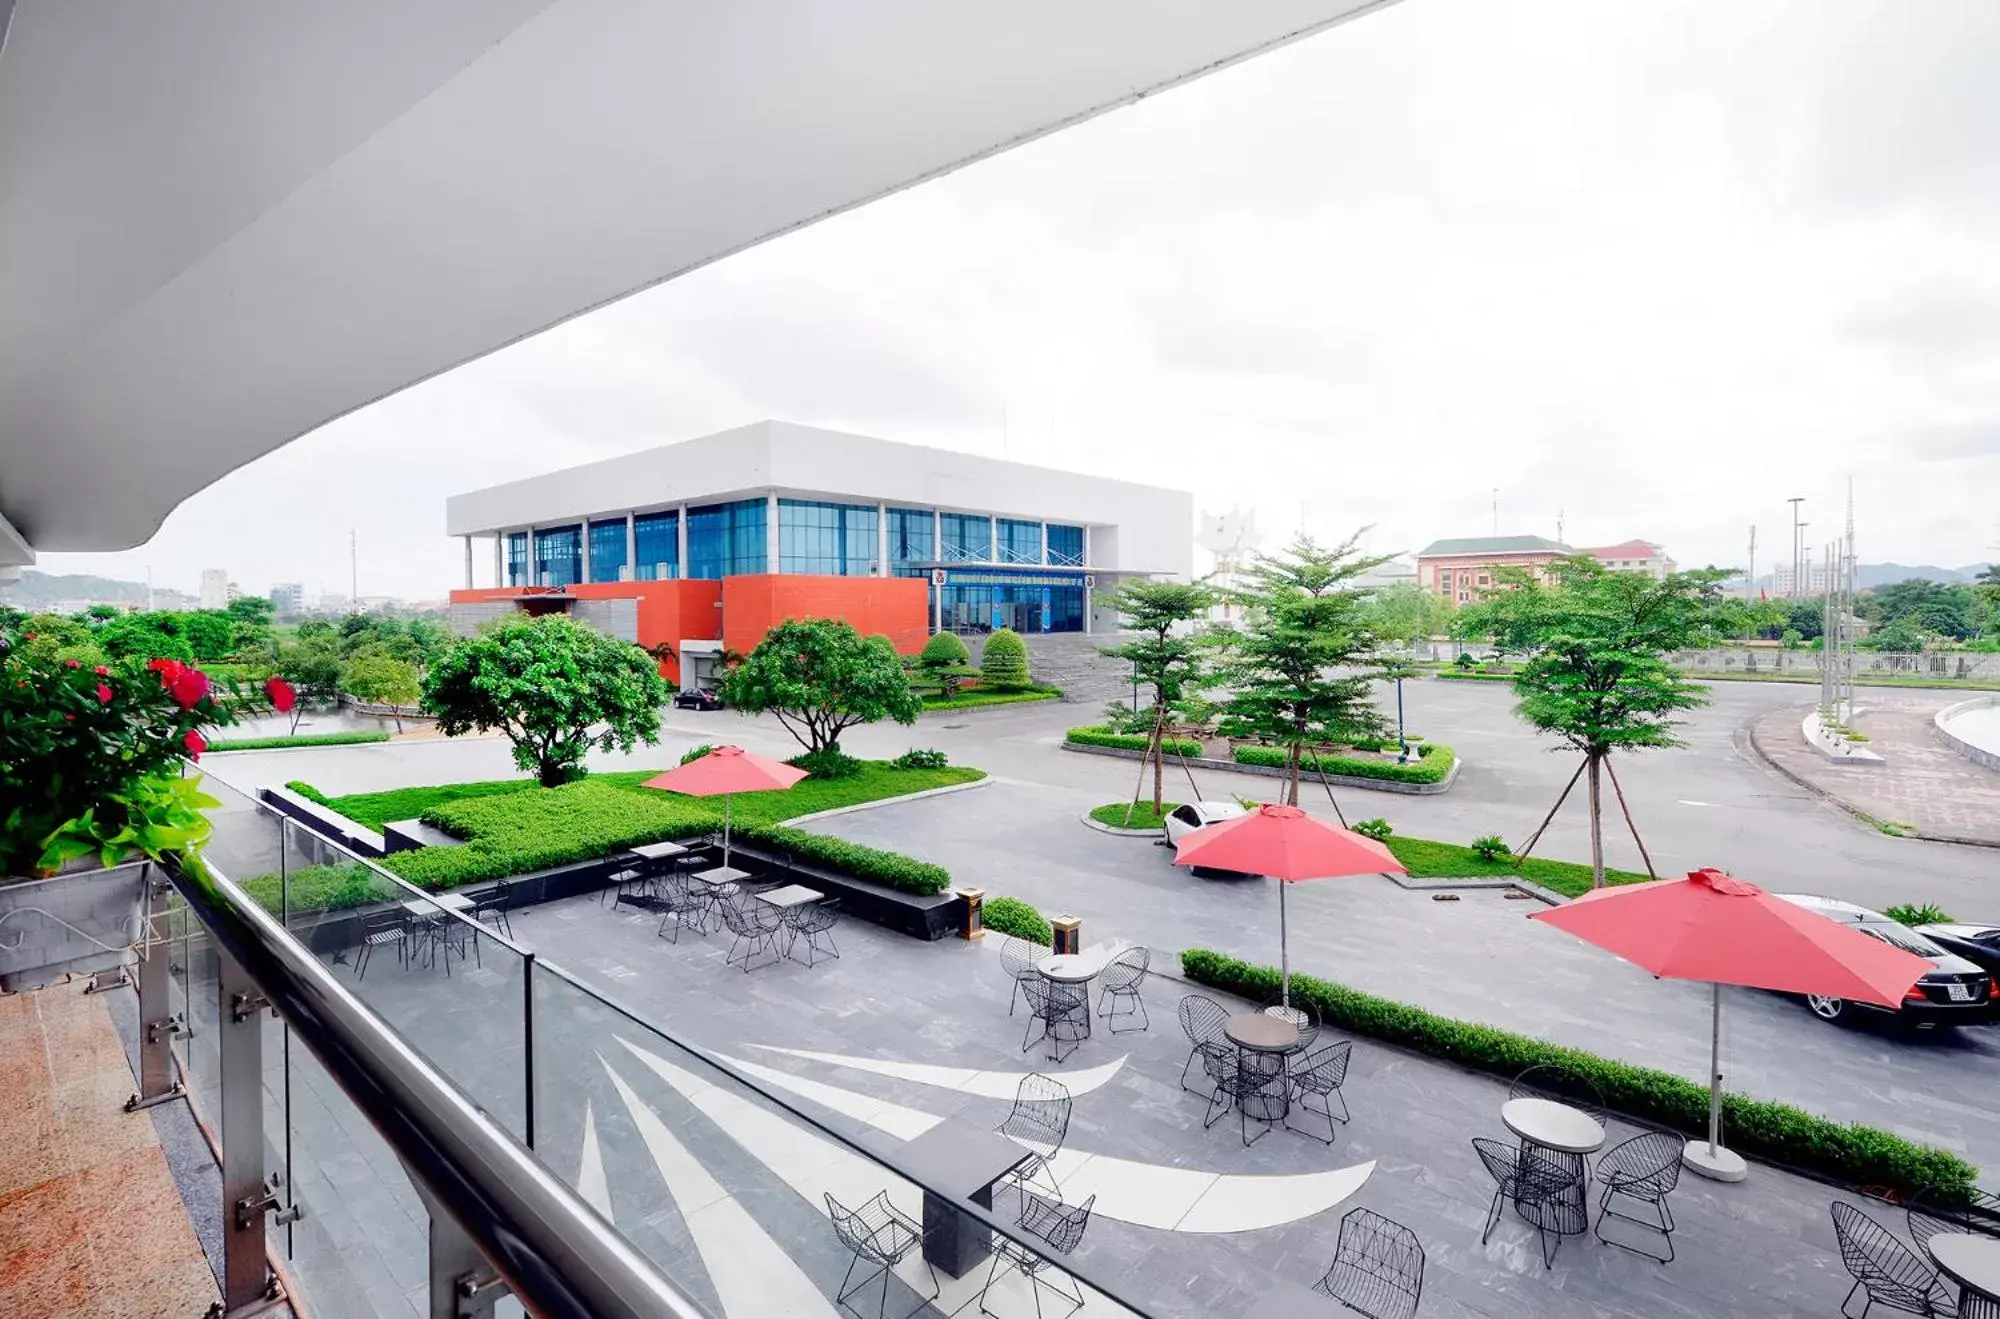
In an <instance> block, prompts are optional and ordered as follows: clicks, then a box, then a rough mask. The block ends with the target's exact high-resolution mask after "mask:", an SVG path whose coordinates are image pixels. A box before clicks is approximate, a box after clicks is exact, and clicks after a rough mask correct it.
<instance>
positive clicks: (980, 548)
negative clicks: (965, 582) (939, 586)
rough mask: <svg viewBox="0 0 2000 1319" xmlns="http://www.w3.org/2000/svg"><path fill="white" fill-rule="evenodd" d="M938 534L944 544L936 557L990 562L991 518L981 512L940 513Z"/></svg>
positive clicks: (991, 549)
mask: <svg viewBox="0 0 2000 1319" xmlns="http://www.w3.org/2000/svg"><path fill="white" fill-rule="evenodd" d="M938 534H939V535H940V536H941V537H943V540H944V544H943V546H942V547H941V549H940V551H939V554H938V557H939V558H941V559H963V560H969V561H971V562H974V563H990V562H991V561H992V559H993V520H992V519H991V518H989V517H987V516H986V515H985V514H983V513H942V514H939V515H938Z"/></svg>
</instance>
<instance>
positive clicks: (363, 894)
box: [243, 861, 408, 912]
mask: <svg viewBox="0 0 2000 1319" xmlns="http://www.w3.org/2000/svg"><path fill="white" fill-rule="evenodd" d="M280 883H281V881H280V880H279V877H278V876H276V875H256V876H253V877H252V878H250V879H246V880H244V881H243V889H244V891H245V892H246V893H248V894H249V895H250V896H251V897H253V898H255V899H256V900H257V901H258V903H259V904H261V905H262V906H263V907H264V908H265V909H266V910H268V911H272V912H277V911H281V910H283V909H284V907H285V901H286V899H287V898H289V900H290V907H291V910H292V911H294V912H301V911H341V910H344V909H346V908H348V907H366V906H369V905H371V904H373V903H377V902H387V901H389V900H390V899H392V898H406V897H408V894H406V893H402V892H399V891H397V889H396V888H395V886H394V885H392V884H391V883H390V882H389V881H388V880H386V879H383V878H382V877H381V876H380V875H377V874H376V873H375V872H374V871H372V870H370V869H369V868H368V867H367V866H364V865H362V864H361V863H360V862H358V861H350V862H348V863H347V864H345V865H338V866H305V867H302V868H301V869H298V870H294V871H292V873H291V875H290V891H289V892H288V893H287V892H282V891H281V889H280Z"/></svg>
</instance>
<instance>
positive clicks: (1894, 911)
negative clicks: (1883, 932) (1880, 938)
mask: <svg viewBox="0 0 2000 1319" xmlns="http://www.w3.org/2000/svg"><path fill="white" fill-rule="evenodd" d="M1882 914H1883V915H1884V916H1887V917H1888V918H1889V919H1890V920H1892V921H1895V922H1896V923H1897V924H1898V925H1944V924H1947V923H1948V922H1949V921H1950V920H1951V917H1950V916H1948V915H1946V914H1945V912H1944V910H1943V909H1942V908H1940V907H1933V906H1932V905H1931V904H1930V903H1928V902H1926V903H1923V904H1921V905H1913V904H1911V903H1908V902H1899V903H1897V904H1896V905H1895V906H1893V907H1889V908H1885V909H1884V910H1883V912H1882Z"/></svg>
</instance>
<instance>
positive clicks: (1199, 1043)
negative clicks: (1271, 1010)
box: [1178, 994, 1236, 1095]
mask: <svg viewBox="0 0 2000 1319" xmlns="http://www.w3.org/2000/svg"><path fill="white" fill-rule="evenodd" d="M1178 1011H1179V1013H1180V1019H1181V1031H1182V1033H1184V1034H1185V1035H1186V1036H1187V1037H1188V1044H1189V1045H1190V1046H1192V1047H1190V1048H1189V1049H1188V1056H1187V1061H1186V1062H1184V1063H1182V1064H1181V1089H1183V1090H1185V1091H1187V1092H1188V1093H1189V1094H1194V1095H1198V1094H1201V1093H1203V1092H1202V1091H1199V1090H1197V1089H1195V1088H1194V1087H1193V1086H1191V1085H1189V1084H1188V1083H1187V1076H1188V1069H1189V1068H1190V1067H1193V1066H1194V1060H1195V1059H1196V1058H1200V1057H1204V1056H1210V1055H1212V1056H1213V1057H1214V1058H1215V1059H1216V1060H1217V1061H1218V1062H1220V1061H1221V1060H1222V1059H1224V1058H1227V1059H1229V1065H1230V1066H1231V1067H1234V1066H1235V1065H1236V1060H1235V1054H1236V1046H1235V1045H1234V1044H1231V1043H1230V1042H1229V1037H1228V1036H1227V1035H1225V1034H1223V1027H1224V1026H1226V1025H1228V1024H1229V1012H1228V1009H1226V1008H1224V1007H1223V1006H1222V1004H1220V1003H1218V1002H1216V1001H1215V1000H1214V999H1212V998H1210V997H1209V996H1208V995H1206V994H1189V995H1187V996H1185V997H1184V998H1182V999H1181V1005H1180V1008H1179V1009H1178ZM1208 1093H1210V1094H1213V1093H1214V1091H1213V1088H1211V1089H1210V1091H1209V1092H1208Z"/></svg>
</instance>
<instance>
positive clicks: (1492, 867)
mask: <svg viewBox="0 0 2000 1319" xmlns="http://www.w3.org/2000/svg"><path fill="white" fill-rule="evenodd" d="M1387 842H1388V845H1389V850H1390V851H1391V852H1394V853H1395V854H1396V859H1397V860H1398V861H1401V862H1402V863H1403V866H1404V868H1405V869H1407V870H1408V871H1409V872H1410V874H1411V876H1412V877H1413V878H1417V879H1476V878H1485V877H1487V876H1492V877H1494V878H1497V879H1526V880H1531V881H1533V882H1534V883H1536V884H1540V885H1541V886H1542V887H1543V888H1545V889H1551V890H1553V891H1554V892H1557V893H1560V894H1562V895H1563V896H1564V897H1568V898H1575V897H1581V896H1582V895H1584V894H1585V893H1588V892H1590V867H1589V866H1588V865H1586V864H1584V863H1582V862H1579V861H1552V860H1546V859H1544V858H1542V857H1538V856H1531V857H1529V858H1528V859H1527V860H1525V861H1523V860H1519V859H1516V858H1514V857H1496V858H1494V859H1493V860H1490V861H1489V860H1487V859H1486V858H1485V857H1483V856H1481V855H1479V853H1477V852H1475V851H1473V850H1472V849H1471V848H1469V847H1460V846H1459V845H1458V844H1457V843H1439V842H1434V841H1432V840H1431V839H1428V838H1405V837H1403V836H1402V835H1401V834H1396V835H1394V836H1392V837H1391V838H1389V839H1388V840H1387ZM1650 878H1651V876H1650V875H1643V874H1640V873H1639V872H1638V871H1635V870H1617V869H1614V868H1612V867H1610V866H1606V867H1605V868H1604V882H1605V883H1606V884H1643V883H1645V882H1646V881H1647V880H1648V879H1650Z"/></svg>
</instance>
